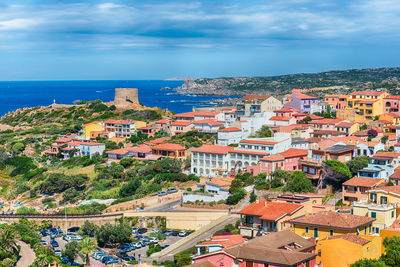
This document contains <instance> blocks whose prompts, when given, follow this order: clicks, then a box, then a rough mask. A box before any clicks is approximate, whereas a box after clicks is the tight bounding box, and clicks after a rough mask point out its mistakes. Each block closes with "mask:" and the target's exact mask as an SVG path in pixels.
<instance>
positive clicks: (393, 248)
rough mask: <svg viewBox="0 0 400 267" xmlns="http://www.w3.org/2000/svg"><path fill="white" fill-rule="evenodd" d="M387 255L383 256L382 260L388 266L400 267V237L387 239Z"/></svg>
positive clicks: (385, 240)
mask: <svg viewBox="0 0 400 267" xmlns="http://www.w3.org/2000/svg"><path fill="white" fill-rule="evenodd" d="M383 246H384V247H385V254H383V255H382V256H381V260H382V261H383V262H384V263H385V264H386V265H388V266H391V267H395V266H400V237H398V236H392V237H385V239H384V240H383Z"/></svg>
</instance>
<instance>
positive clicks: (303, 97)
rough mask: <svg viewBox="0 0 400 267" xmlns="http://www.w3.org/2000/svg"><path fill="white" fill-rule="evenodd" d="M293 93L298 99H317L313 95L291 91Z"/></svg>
mask: <svg viewBox="0 0 400 267" xmlns="http://www.w3.org/2000/svg"><path fill="white" fill-rule="evenodd" d="M293 95H295V96H296V97H297V98H299V99H317V98H316V97H314V96H309V95H305V94H302V93H299V92H293Z"/></svg>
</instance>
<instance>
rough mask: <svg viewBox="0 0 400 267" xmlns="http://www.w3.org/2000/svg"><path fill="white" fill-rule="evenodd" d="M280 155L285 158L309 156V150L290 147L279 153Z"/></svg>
mask: <svg viewBox="0 0 400 267" xmlns="http://www.w3.org/2000/svg"><path fill="white" fill-rule="evenodd" d="M279 155H281V156H283V157H284V158H293V157H301V156H307V155H308V150H307V149H299V148H289V149H288V150H286V151H284V152H281V153H279Z"/></svg>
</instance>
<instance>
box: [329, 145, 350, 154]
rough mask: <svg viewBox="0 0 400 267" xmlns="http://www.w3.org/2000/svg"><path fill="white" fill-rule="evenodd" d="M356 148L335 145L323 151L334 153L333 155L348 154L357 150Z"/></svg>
mask: <svg viewBox="0 0 400 267" xmlns="http://www.w3.org/2000/svg"><path fill="white" fill-rule="evenodd" d="M356 148H357V147H356V146H348V145H334V146H331V147H327V148H324V149H322V150H323V151H328V152H332V153H340V152H346V151H349V150H354V149H356Z"/></svg>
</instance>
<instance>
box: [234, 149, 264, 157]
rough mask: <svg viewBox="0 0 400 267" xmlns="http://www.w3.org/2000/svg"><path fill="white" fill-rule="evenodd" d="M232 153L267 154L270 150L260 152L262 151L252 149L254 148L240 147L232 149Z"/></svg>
mask: <svg viewBox="0 0 400 267" xmlns="http://www.w3.org/2000/svg"><path fill="white" fill-rule="evenodd" d="M230 152H231V153H239V154H248V155H261V156H265V155H268V154H269V153H268V152H260V151H252V150H239V149H234V150H233V151H230Z"/></svg>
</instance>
